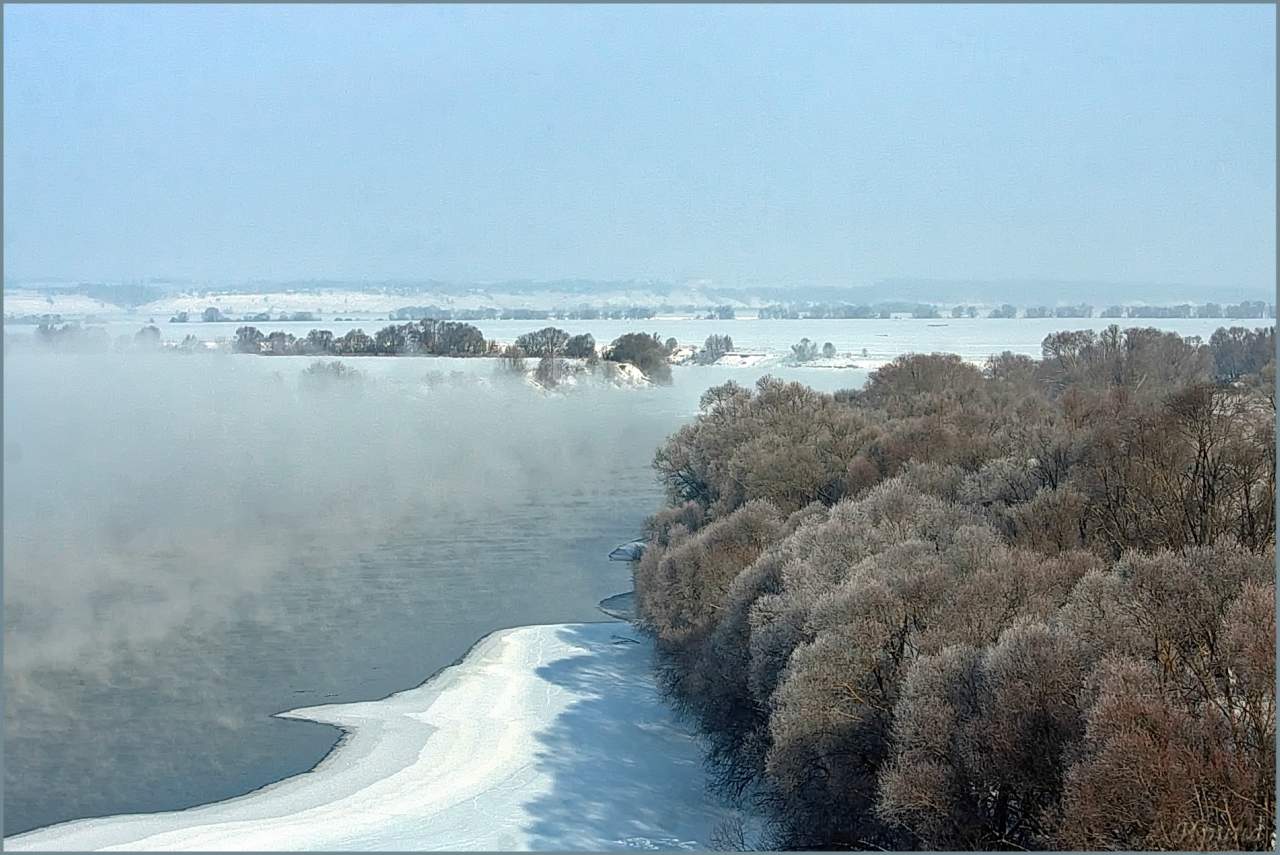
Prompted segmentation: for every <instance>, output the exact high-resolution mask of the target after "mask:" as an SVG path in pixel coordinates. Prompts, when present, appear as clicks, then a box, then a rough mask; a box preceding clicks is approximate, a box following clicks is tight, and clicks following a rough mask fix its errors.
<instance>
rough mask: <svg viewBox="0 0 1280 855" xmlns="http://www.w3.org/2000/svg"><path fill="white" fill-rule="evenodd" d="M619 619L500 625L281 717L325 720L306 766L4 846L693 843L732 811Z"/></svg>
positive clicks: (641, 642)
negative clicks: (380, 680) (324, 751)
mask: <svg viewBox="0 0 1280 855" xmlns="http://www.w3.org/2000/svg"><path fill="white" fill-rule="evenodd" d="M651 654H652V648H651V646H650V644H649V642H648V641H647V640H646V639H645V638H644V637H643V636H640V635H638V634H637V633H636V632H634V631H633V630H632V628H631V627H630V626H629V625H627V624H625V623H612V622H611V623H587V624H552V625H545V626H526V627H519V628H516V629H508V630H502V631H500V632H496V633H493V634H492V635H489V636H487V637H485V638H484V639H482V640H481V641H480V642H479V643H477V644H476V646H475V647H474V648H472V650H471V651H470V653H468V654H467V656H466V657H465V658H464V659H463V660H462V661H461V662H459V663H458V664H456V665H453V666H451V667H449V668H446V669H444V670H443V671H441V672H440V673H439V674H438V675H436V676H435V677H433V678H432V679H431V680H428V681H427V682H426V683H424V684H423V685H421V686H419V687H418V688H416V689H411V690H409V691H405V692H401V693H398V694H395V695H392V696H391V697H388V698H385V699H383V700H380V701H370V702H367V703H356V704H341V705H331V706H319V707H309V708H306V709H300V710H294V711H291V712H288V713H282V714H281V715H282V716H284V717H288V718H297V719H308V720H312V721H318V722H324V723H328V724H333V725H336V726H338V727H340V728H342V729H343V730H344V731H345V733H346V736H345V737H344V738H343V740H342V741H341V742H340V743H339V744H338V747H337V748H335V749H334V751H333V752H332V753H330V755H329V756H328V757H326V758H325V759H324V760H323V761H322V762H321V763H320V764H319V765H318V766H317V767H316V768H315V769H313V770H312V771H310V772H308V773H306V774H303V775H299V776H296V777H294V778H290V779H287V780H284V781H281V782H279V783H277V784H273V785H271V786H268V787H265V788H263V789H261V790H259V791H257V792H254V793H250V794H249V795H246V796H242V797H240V798H236V799H231V800H228V801H225V802H219V803H217V804H212V805H206V806H203V807H198V808H192V809H190V810H185V811H176V812H170V813H157V814H141V815H134V816H116V817H106V818H102V819H89V820H78V821H75V822H69V823H63V824H61V825H57V826H53V827H51V828H46V829H41V830H37V831H33V832H30V833H28V834H22V835H18V836H15V837H12V838H8V839H6V840H5V841H4V845H5V848H6V849H10V850H14V851H20V850H64V851H65V850H82V851H83V850H90V849H108V848H118V849H125V850H135V851H136V850H174V849H178V850H194V849H206V850H245V849H258V850H264V849H272V850H280V849H291V850H299V849H327V850H356V849H367V850H409V849H445V850H513V849H526V850H527V849H535V850H537V849H541V850H557V849H558V850H565V849H582V850H621V849H635V848H639V849H706V848H708V847H709V846H710V845H711V836H712V834H713V832H714V830H715V828H716V826H717V825H718V824H719V823H720V822H721V821H722V820H724V819H726V818H728V817H730V816H731V815H732V811H731V810H729V809H727V808H725V807H723V806H721V805H720V804H719V803H718V801H717V800H716V799H715V798H714V797H713V796H710V795H709V794H707V793H706V792H705V789H704V780H705V776H704V774H703V771H702V767H701V749H700V747H699V744H698V741H697V739H696V737H695V736H694V735H693V733H692V730H691V728H690V727H689V726H687V725H685V724H682V723H680V722H678V721H676V720H675V718H674V716H673V713H672V712H671V711H670V709H669V708H668V707H667V706H666V705H665V704H664V703H663V702H662V700H661V698H660V697H659V696H658V694H657V691H656V689H655V686H654V683H653V677H652V671H651Z"/></svg>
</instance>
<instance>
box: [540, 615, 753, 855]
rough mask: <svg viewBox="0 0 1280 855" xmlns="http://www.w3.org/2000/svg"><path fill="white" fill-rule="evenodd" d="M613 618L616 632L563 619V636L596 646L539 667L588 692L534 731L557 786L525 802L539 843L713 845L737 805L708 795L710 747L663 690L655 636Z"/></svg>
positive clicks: (546, 675) (553, 679) (555, 681)
mask: <svg viewBox="0 0 1280 855" xmlns="http://www.w3.org/2000/svg"><path fill="white" fill-rule="evenodd" d="M588 626H591V625H588ZM595 626H597V627H598V626H599V625H595ZM609 626H610V627H611V629H612V632H611V635H612V636H613V637H612V638H611V637H610V634H601V633H600V631H599V629H596V630H594V631H593V630H590V629H586V628H584V627H581V626H569V627H564V628H562V629H561V630H559V632H560V633H561V636H560V637H561V638H562V639H564V640H566V641H569V642H571V643H573V644H576V645H582V646H585V647H588V648H589V649H590V650H591V652H590V653H583V654H579V655H576V656H570V657H567V658H564V659H560V660H558V661H555V662H551V663H549V664H546V665H543V666H541V667H539V668H538V670H537V674H538V676H539V677H541V678H542V679H544V680H546V681H547V682H548V683H550V684H551V685H553V686H558V687H563V688H565V689H567V690H569V691H572V692H574V693H575V694H580V695H582V696H583V697H582V699H581V700H578V701H575V702H574V703H573V704H571V705H570V706H569V708H568V709H567V710H565V711H564V712H563V713H562V714H561V715H559V716H557V717H556V719H555V720H554V721H553V722H552V723H551V724H550V726H548V727H547V728H545V729H543V730H540V731H538V732H537V733H535V734H534V737H535V738H536V739H537V740H538V742H539V745H540V747H539V750H538V753H537V759H536V761H535V762H536V764H537V767H538V770H539V771H540V772H542V773H543V774H546V775H547V776H548V777H549V778H550V779H551V781H552V789H551V791H550V792H549V793H546V794H543V795H539V796H537V797H535V798H534V799H532V800H531V801H530V802H528V803H526V804H525V806H524V807H525V809H526V810H527V811H528V812H529V814H530V815H531V816H532V817H533V820H532V823H531V826H530V829H529V834H530V840H529V843H530V846H531V848H533V849H596V850H600V849H626V848H636V849H707V848H709V846H710V845H711V834H712V832H713V830H714V829H715V827H716V824H717V823H718V822H719V821H720V820H721V819H723V818H724V817H727V816H729V814H730V811H729V809H727V808H722V807H719V805H718V802H717V801H716V800H715V798H714V797H713V796H710V795H708V794H707V791H706V775H705V773H704V771H703V767H702V756H703V752H702V746H701V744H700V742H699V741H698V740H697V738H696V737H694V736H693V735H692V730H691V728H690V727H688V726H685V725H682V724H681V723H679V722H678V721H677V720H676V719H675V715H674V713H673V712H672V711H671V709H670V708H669V707H668V706H667V705H666V704H665V703H664V702H663V701H662V699H661V697H660V696H659V695H658V691H657V689H656V687H655V685H654V682H653V679H652V648H651V646H650V644H649V643H648V642H647V641H646V640H645V639H644V638H643V637H642V636H640V635H639V634H638V633H636V632H635V631H634V630H633V629H632V628H631V627H630V626H628V625H627V624H625V623H618V624H611V625H609ZM621 639H629V640H631V641H638V642H639V643H631V641H623V640H621Z"/></svg>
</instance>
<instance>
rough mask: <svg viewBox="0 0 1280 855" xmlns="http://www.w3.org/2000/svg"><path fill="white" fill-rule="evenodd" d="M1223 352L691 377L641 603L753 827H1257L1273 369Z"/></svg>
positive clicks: (1185, 345) (1131, 345)
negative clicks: (828, 384)
mask: <svg viewBox="0 0 1280 855" xmlns="http://www.w3.org/2000/svg"><path fill="white" fill-rule="evenodd" d="M1257 337H1265V338H1267V339H1269V338H1270V333H1269V332H1267V333H1261V332H1259V333H1248V334H1246V335H1244V336H1243V339H1244V340H1243V341H1242V336H1240V335H1233V336H1231V337H1230V339H1229V340H1230V344H1231V346H1232V347H1234V348H1235V349H1236V351H1237V352H1252V353H1255V354H1256V353H1260V352H1261V350H1260V348H1258V347H1255V346H1254V345H1255V344H1256V342H1255V341H1254V338H1257ZM1217 338H1218V339H1219V340H1223V337H1217ZM1218 361H1219V360H1217V359H1216V354H1215V352H1214V350H1213V348H1212V346H1207V345H1205V344H1203V343H1201V342H1199V341H1198V340H1194V339H1192V340H1184V339H1182V338H1180V337H1178V336H1176V335H1172V334H1167V333H1159V332H1156V331H1154V330H1128V331H1120V330H1118V329H1116V328H1112V329H1110V330H1108V331H1105V332H1103V333H1101V334H1100V335H1095V334H1092V333H1063V334H1058V335H1054V336H1050V337H1049V338H1048V339H1046V341H1045V343H1044V357H1043V358H1042V359H1040V360H1032V359H1027V358H1024V357H1016V356H1012V355H1007V354H1006V355H1003V356H1001V357H997V358H994V359H992V360H991V361H990V363H989V364H988V365H987V366H986V369H985V370H980V369H978V368H975V367H972V366H969V365H966V364H965V363H963V362H961V361H960V360H958V359H956V358H954V357H950V356H944V355H936V354H935V355H913V356H906V357H902V358H900V359H898V360H896V361H895V362H894V363H892V364H890V365H888V366H886V367H885V368H884V369H882V370H880V371H878V372H876V373H875V374H874V375H872V377H871V378H870V381H869V382H868V383H867V385H866V387H865V388H864V389H862V390H860V391H858V392H851V393H841V394H837V395H835V396H829V395H823V394H820V393H817V392H814V391H812V390H810V389H808V388H805V387H803V386H801V385H799V384H794V383H791V384H786V383H782V382H779V381H777V380H773V379H770V378H765V379H763V380H761V381H760V383H759V384H758V385H757V386H756V388H754V389H747V388H743V387H741V386H737V385H735V384H732V383H729V384H726V385H724V386H720V387H717V388H714V389H712V390H710V391H708V392H707V393H706V395H705V396H704V398H703V400H702V409H701V413H700V415H699V417H698V418H697V419H696V420H695V421H694V422H693V423H691V424H689V425H687V426H686V427H684V428H683V429H681V430H680V431H679V432H678V433H676V434H675V435H673V436H672V437H671V438H670V439H669V441H668V442H667V444H666V445H665V446H664V447H663V448H662V449H661V450H660V451H659V452H658V454H657V457H656V466H657V468H658V470H659V472H660V473H661V475H662V477H663V479H664V481H665V483H666V486H667V488H668V492H669V494H670V498H671V505H670V507H668V508H667V509H665V510H662V511H660V512H659V513H657V514H655V516H654V517H653V518H652V519H651V521H650V528H649V535H648V536H649V548H648V549H647V550H646V551H645V553H644V555H643V557H642V559H641V561H640V563H639V564H638V565H637V568H636V594H637V605H638V608H639V612H640V615H641V617H642V620H643V621H644V623H645V625H646V627H647V628H648V630H649V631H650V632H652V634H653V635H654V636H655V638H656V640H657V642H658V646H659V649H660V651H661V656H660V666H659V667H660V672H661V677H662V680H663V684H664V686H665V687H666V688H667V689H668V690H669V692H670V694H671V696H672V697H673V698H674V699H675V700H676V702H677V703H679V704H680V705H681V706H682V707H684V708H685V709H687V710H688V711H690V712H691V713H692V714H693V715H695V716H696V718H697V719H698V720H699V721H700V722H701V724H702V726H703V727H704V729H705V730H706V732H707V734H708V736H709V741H710V746H711V747H710V751H709V757H708V761H709V764H710V766H711V768H712V770H713V773H714V777H715V778H716V780H717V781H718V782H719V784H720V785H722V786H723V787H724V788H726V789H727V790H729V791H731V792H733V793H735V794H737V795H739V796H742V797H743V798H748V799H751V800H754V802H755V803H756V804H757V805H758V806H760V807H761V808H762V809H763V810H764V811H765V812H766V815H767V816H768V817H769V818H770V820H771V825H770V834H769V836H768V837H767V838H766V839H764V840H760V841H754V842H756V843H761V844H768V845H773V846H779V847H782V846H788V847H804V848H819V847H823V848H825V847H835V848H860V849H867V848H879V847H883V848H889V849H902V848H938V849H970V848H977V849H1006V848H1007V849H1013V848H1082V849H1111V848H1119V849H1260V848H1269V847H1270V843H1271V838H1272V834H1273V832H1274V809H1275V800H1274V794H1275V771H1274V770H1275V706H1274V696H1275V612H1274V590H1275V586H1274V543H1275V519H1274V508H1275V481H1274V473H1275V444H1274V432H1273V424H1274V418H1275V409H1274V397H1273V395H1271V394H1270V392H1269V386H1268V381H1267V377H1268V376H1273V374H1272V373H1271V372H1273V371H1274V367H1273V363H1271V362H1269V361H1263V364H1260V365H1259V364H1254V365H1252V366H1251V367H1252V368H1253V371H1252V372H1249V373H1243V374H1242V373H1239V372H1238V371H1237V369H1236V365H1235V363H1232V374H1233V375H1234V376H1230V377H1227V376H1223V373H1221V372H1218V371H1216V369H1215V365H1216V364H1217V363H1218ZM1257 361H1262V360H1257Z"/></svg>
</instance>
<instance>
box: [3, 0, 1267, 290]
mask: <svg viewBox="0 0 1280 855" xmlns="http://www.w3.org/2000/svg"><path fill="white" fill-rule="evenodd" d="M4 26H5V34H4V48H5V60H4V73H5V84H4V96H5V102H4V122H5V124H4V145H5V152H4V153H5V164H4V167H5V168H4V180H5V206H4V213H5V235H4V240H5V250H6V259H5V261H6V274H7V276H9V277H10V278H30V277H45V276H48V277H66V278H73V279H101V280H118V279H131V278H145V277H185V278H192V279H196V280H199V281H206V282H234V281H241V280H245V279H251V278H265V279H289V278H313V277H314V278H340V279H368V280H375V279H383V278H393V277H400V278H418V279H422V278H440V279H448V280H463V281H470V280H493V279H506V278H531V279H551V278H561V277H583V278H600V279H627V278H657V279H664V280H672V281H680V280H686V279H711V280H714V281H715V282H717V283H720V284H725V285H732V284H747V283H756V284H785V283H787V282H805V283H816V284H852V285H856V284H863V283H868V282H870V281H872V280H875V279H879V278H884V277H900V276H913V277H934V278H963V279H970V278H996V279H1008V278H1023V277H1026V278H1041V279H1080V280H1095V281H1096V280H1104V281H1117V282H1126V281H1129V282H1169V283H1183V284H1189V285H1196V286H1199V285H1204V286H1226V285H1231V286H1247V287H1250V288H1253V287H1257V288H1263V289H1267V290H1270V289H1271V288H1273V287H1274V282H1275V274H1276V268H1275V251H1276V248H1275V193H1276V187H1275V97H1276V93H1275V73H1276V69H1275V9H1274V7H1272V6H1246V7H1228V6H1200V7H1191V6H1179V7H1173V6H1164V7H1155V6H1080V7H1061V6H975V7H964V8H959V7H925V6H884V7H873V6H850V7H832V6H817V7H759V6H754V7H741V6H722V7H697V8H694V7H672V6H668V7H641V6H595V7H591V6H550V7H531V6H503V7H476V6H446V7H427V6H398V7H396V6H388V7H368V6H362V7H334V6H278V7H268V6H240V7H233V6H208V7H197V6H172V7H160V6H137V7H121V6H103V7H83V6H82V7H76V6H43V7H39V6H32V7H17V6H11V5H10V6H6V7H5V9H4Z"/></svg>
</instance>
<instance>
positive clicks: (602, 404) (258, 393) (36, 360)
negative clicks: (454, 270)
mask: <svg viewBox="0 0 1280 855" xmlns="http://www.w3.org/2000/svg"><path fill="white" fill-rule="evenodd" d="M311 361H312V360H310V359H302V358H298V359H294V358H286V357H281V358H273V359H255V358H249V357H241V356H233V355H218V354H214V355H200V356H190V357H183V356H178V355H175V354H154V355H150V356H148V355H143V354H137V353H126V354H110V355H92V356H77V355H55V354H39V353H25V352H18V351H14V352H11V353H10V354H9V355H8V357H7V358H6V361H5V449H4V454H5V464H6V465H5V479H4V499H5V511H6V513H5V522H4V526H5V532H4V535H5V537H4V559H5V615H4V616H5V665H4V679H5V691H6V706H5V740H6V742H5V761H6V762H5V833H6V834H14V833H18V832H20V831H23V830H27V829H30V828H34V827H39V826H43V825H48V824H50V823H53V822H58V821H62V820H66V819H72V818H79V817H85V816H95V815H104V814H112V813H124V812H141V811H153V810H164V809H172V808H179V807H184V806H189V805H192V804H197V803H202V802H207V801H211V800H215V799H219V798H225V797H229V796H232V795H236V794H239V793H243V792H246V791H248V790H250V789H253V788H255V787H258V786H262V785H264V784H266V783H269V782H271V781H274V780H278V779H279V778H281V777H284V776H287V775H290V774H294V773H296V772H300V771H303V770H305V769H307V768H309V767H310V766H312V765H314V764H315V763H316V762H317V761H318V760H319V759H320V758H321V757H322V756H323V755H324V754H325V753H326V752H327V751H328V750H329V748H330V747H331V746H332V745H333V743H334V741H335V740H336V738H337V735H338V734H337V732H336V731H335V730H333V729H332V728H328V727H325V726H321V725H316V724H311V723H305V722H297V721H289V722H285V721H281V720H277V719H272V718H270V714H271V713H273V712H278V711H281V710H285V709H290V708H296V707H300V706H307V705H311V704H316V703H329V702H344V701H353V700H360V699H368V698H376V697H381V696H383V695H386V694H388V693H390V692H394V691H397V690H400V689H405V688H408V687H411V686H414V685H416V684H418V683H420V682H421V681H422V680H423V679H425V678H426V677H427V676H429V675H430V674H431V673H432V672H434V671H436V670H438V669H439V668H441V667H443V666H445V665H447V664H449V663H450V662H452V661H454V660H455V659H457V658H458V657H459V656H460V655H462V654H463V653H464V652H465V651H466V649H467V648H468V647H469V646H470V645H471V644H472V643H473V642H474V641H475V640H476V639H478V638H479V637H480V636H482V635H483V634H485V633H487V632H490V631H492V630H494V629H499V628H503V627H509V626H517V625H522V624H530V623H549V622H562V621H581V620H600V619H603V618H604V616H603V615H601V614H600V613H599V612H598V611H597V610H596V603H597V602H598V601H599V600H600V599H602V598H603V597H606V596H608V595H610V594H614V593H617V592H618V591H622V590H627V589H629V587H630V578H629V574H628V570H627V568H626V566H625V565H622V564H617V563H610V562H608V561H607V560H606V558H605V556H606V554H607V552H608V550H609V549H610V548H611V547H613V546H614V545H616V544H617V543H619V542H622V541H624V540H627V539H630V538H632V537H633V536H635V535H636V534H637V533H638V531H639V528H640V526H641V524H642V522H643V519H644V517H645V516H646V515H647V514H648V513H650V512H652V511H653V510H654V508H655V507H656V506H657V503H658V500H659V495H660V489H659V486H658V484H657V483H656V481H655V478H654V475H653V472H652V470H651V469H650V461H651V460H652V456H653V452H654V450H655V448H656V447H657V445H658V444H659V443H660V442H661V440H662V439H663V437H665V436H666V435H667V434H668V433H670V432H671V431H672V430H674V429H675V428H676V427H677V426H678V425H679V423H680V422H681V420H682V419H684V418H687V417H689V416H691V415H692V413H693V412H694V410H695V409H696V407H697V399H698V397H699V395H700V394H701V392H702V391H703V390H704V389H705V388H706V387H707V386H709V385H712V384H714V383H718V382H722V381H723V380H725V379H729V378H730V377H733V378H735V379H738V380H739V381H740V382H746V383H749V382H752V381H754V379H755V378H756V377H757V376H759V375H760V374H761V373H763V372H761V371H758V370H756V371H743V370H739V371H733V370H724V369H689V370H684V371H680V372H678V376H677V380H676V385H675V386H674V387H670V388H660V389H640V390H625V389H615V388H611V387H603V386H601V387H598V388H578V389H575V390H573V391H572V392H571V393H568V394H563V395H551V396H548V395H546V394H544V393H541V392H538V391H536V390H534V389H531V388H529V387H527V386H525V385H523V384H520V383H512V382H504V381H502V380H501V379H499V378H498V377H497V376H496V375H495V373H494V362H493V361H492V360H445V359H389V360H359V359H355V360H348V361H347V364H348V365H350V366H352V367H355V368H356V369H357V370H358V371H360V374H361V378H362V379H360V380H358V381H356V382H343V381H332V380H330V381H318V380H316V379H315V378H311V377H308V376H307V375H306V374H305V372H304V370H305V368H306V367H307V366H308V365H309V364H310V363H311ZM824 376H825V377H826V378H827V381H828V382H827V384H826V385H829V386H831V387H832V388H834V387H835V386H850V385H857V384H858V383H860V382H861V380H862V378H863V377H864V376H865V375H864V373H863V372H856V371H844V372H826V374H825V375H824Z"/></svg>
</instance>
